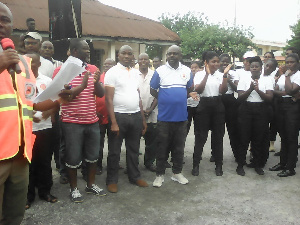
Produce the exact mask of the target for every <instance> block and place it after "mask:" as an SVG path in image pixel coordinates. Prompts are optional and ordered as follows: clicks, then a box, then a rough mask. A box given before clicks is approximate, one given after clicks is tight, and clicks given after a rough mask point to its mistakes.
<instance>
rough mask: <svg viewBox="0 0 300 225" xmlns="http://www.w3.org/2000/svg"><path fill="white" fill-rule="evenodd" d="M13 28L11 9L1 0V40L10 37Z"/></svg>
mask: <svg viewBox="0 0 300 225" xmlns="http://www.w3.org/2000/svg"><path fill="white" fill-rule="evenodd" d="M12 30H13V16H12V13H11V11H10V9H9V8H8V7H7V6H6V5H5V4H3V3H2V2H0V40H1V39H3V38H8V37H10V35H11V32H12Z"/></svg>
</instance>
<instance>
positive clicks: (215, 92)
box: [192, 51, 231, 176]
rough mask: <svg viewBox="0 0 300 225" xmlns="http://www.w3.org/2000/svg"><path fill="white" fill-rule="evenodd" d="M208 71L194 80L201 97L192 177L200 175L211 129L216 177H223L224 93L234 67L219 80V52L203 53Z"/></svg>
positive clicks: (196, 118)
mask: <svg viewBox="0 0 300 225" xmlns="http://www.w3.org/2000/svg"><path fill="white" fill-rule="evenodd" d="M202 58H203V62H204V63H205V70H204V71H200V72H198V73H196V75H195V78H194V84H195V91H196V92H197V93H198V94H199V95H200V99H201V100H200V102H199V104H198V107H197V113H196V117H195V149H194V154H193V170H192V175H194V176H198V175H199V164H200V160H201V158H202V152H203V147H204V145H205V143H206V140H207V135H208V131H209V130H211V139H212V141H211V143H212V146H211V148H212V155H213V157H214V158H215V165H216V168H215V171H216V175H217V176H222V175H223V170H222V165H223V136H224V132H225V109H224V105H223V103H222V100H221V97H220V95H221V94H224V93H225V92H226V91H227V74H228V71H229V68H230V67H231V65H229V66H228V67H227V68H226V69H225V70H224V75H223V76H222V77H220V76H219V75H218V73H216V72H217V70H218V69H219V67H220V59H219V56H218V54H217V53H215V52H212V51H208V52H205V53H203V56H202Z"/></svg>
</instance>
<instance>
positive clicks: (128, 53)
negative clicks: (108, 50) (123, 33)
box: [118, 45, 134, 68]
mask: <svg viewBox="0 0 300 225" xmlns="http://www.w3.org/2000/svg"><path fill="white" fill-rule="evenodd" d="M118 59H119V62H120V63H121V64H122V65H123V66H125V67H128V68H129V67H130V66H131V64H132V62H133V60H134V55H133V50H132V48H131V47H130V46H129V45H123V46H122V47H121V48H120V50H119V54H118Z"/></svg>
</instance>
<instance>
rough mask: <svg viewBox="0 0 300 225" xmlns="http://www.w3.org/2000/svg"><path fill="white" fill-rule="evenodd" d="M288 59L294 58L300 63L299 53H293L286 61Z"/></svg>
mask: <svg viewBox="0 0 300 225" xmlns="http://www.w3.org/2000/svg"><path fill="white" fill-rule="evenodd" d="M287 58H294V59H295V60H296V61H297V62H298V63H299V55H298V54H297V53H291V54H289V55H288V56H287V57H286V58H285V59H287Z"/></svg>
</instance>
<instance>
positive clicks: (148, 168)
mask: <svg viewBox="0 0 300 225" xmlns="http://www.w3.org/2000/svg"><path fill="white" fill-rule="evenodd" d="M145 167H146V169H147V170H150V171H151V172H155V171H156V167H155V166H154V165H153V164H151V165H150V166H145Z"/></svg>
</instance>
